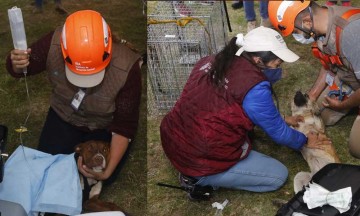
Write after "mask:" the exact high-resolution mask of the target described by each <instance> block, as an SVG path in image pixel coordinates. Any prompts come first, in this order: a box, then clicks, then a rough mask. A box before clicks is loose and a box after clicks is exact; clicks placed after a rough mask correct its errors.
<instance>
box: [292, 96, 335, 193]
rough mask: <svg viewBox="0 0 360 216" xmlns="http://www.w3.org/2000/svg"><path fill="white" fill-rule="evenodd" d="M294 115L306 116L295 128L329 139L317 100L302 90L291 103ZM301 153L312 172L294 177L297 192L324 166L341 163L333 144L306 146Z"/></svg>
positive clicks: (304, 132) (300, 173) (301, 173)
mask: <svg viewBox="0 0 360 216" xmlns="http://www.w3.org/2000/svg"><path fill="white" fill-rule="evenodd" d="M291 112H292V116H296V115H300V116H303V117H304V121H303V122H299V126H298V127H296V128H294V129H296V130H298V131H300V132H302V133H303V134H308V133H309V132H313V133H316V134H318V135H319V138H320V139H327V137H326V134H325V125H324V123H323V121H322V119H321V118H320V117H319V114H320V113H319V109H318V107H317V105H316V103H315V102H312V101H310V100H309V97H308V95H307V94H303V93H301V92H300V91H298V92H296V95H295V97H294V100H293V102H292V104H291ZM301 154H302V155H303V157H304V159H305V160H306V162H307V163H308V165H309V167H310V172H299V173H297V174H296V176H295V178H294V191H295V193H297V192H298V191H300V190H302V188H303V186H304V185H307V184H308V183H309V181H310V179H311V177H312V176H313V175H314V174H315V173H316V172H317V171H319V170H320V169H321V168H322V167H324V166H325V165H327V164H329V163H340V160H339V157H338V156H337V154H336V151H335V148H334V146H333V145H332V144H330V145H324V146H323V149H313V148H307V147H306V146H304V147H303V148H302V149H301Z"/></svg>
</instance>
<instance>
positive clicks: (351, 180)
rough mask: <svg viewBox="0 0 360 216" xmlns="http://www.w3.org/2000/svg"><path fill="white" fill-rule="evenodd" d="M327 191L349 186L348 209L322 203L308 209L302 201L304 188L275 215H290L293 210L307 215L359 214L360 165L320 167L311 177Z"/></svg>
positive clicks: (356, 215)
mask: <svg viewBox="0 0 360 216" xmlns="http://www.w3.org/2000/svg"><path fill="white" fill-rule="evenodd" d="M311 181H312V182H315V183H317V184H319V185H321V186H322V187H324V188H326V189H327V190H329V191H336V190H339V189H342V188H346V187H351V192H352V201H351V207H350V209H349V210H348V211H346V212H344V213H342V214H340V212H339V211H338V210H337V209H336V208H334V207H332V206H330V205H324V206H322V207H317V208H314V209H308V208H307V205H306V203H304V200H303V195H304V192H305V188H304V189H303V190H301V191H299V192H298V193H297V194H296V195H295V196H294V197H293V198H292V199H291V200H290V201H289V202H287V203H286V204H285V205H283V206H282V207H281V208H280V209H279V210H278V212H277V214H276V216H291V215H292V214H293V213H294V212H299V213H303V214H305V215H309V216H337V215H344V216H358V215H360V166H356V165H350V164H337V163H332V164H328V165H326V166H325V167H323V168H322V169H320V170H319V171H318V172H317V173H315V175H314V176H313V177H312V179H311Z"/></svg>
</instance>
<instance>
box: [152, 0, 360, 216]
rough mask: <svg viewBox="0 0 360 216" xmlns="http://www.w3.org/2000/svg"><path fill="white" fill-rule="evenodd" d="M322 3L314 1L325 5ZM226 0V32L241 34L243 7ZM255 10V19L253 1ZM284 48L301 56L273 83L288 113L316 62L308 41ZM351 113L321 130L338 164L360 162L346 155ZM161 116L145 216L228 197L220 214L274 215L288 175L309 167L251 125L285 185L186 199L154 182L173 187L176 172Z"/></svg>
mask: <svg viewBox="0 0 360 216" xmlns="http://www.w3.org/2000/svg"><path fill="white" fill-rule="evenodd" d="M324 2H325V1H318V3H320V4H321V3H324ZM351 2H352V4H353V5H356V6H360V1H359V0H356V1H354V0H353V1H351ZM231 3H232V2H231V1H229V2H227V6H228V10H229V15H230V20H231V25H232V29H233V32H231V33H229V36H235V35H236V34H237V33H239V32H241V33H245V32H246V21H245V19H244V10H243V9H240V10H236V11H235V10H233V9H232V8H231ZM255 10H256V13H257V15H258V16H257V17H258V23H259V10H258V2H256V3H255ZM285 40H286V42H287V45H288V47H289V48H290V49H291V50H293V51H294V52H295V53H297V54H298V55H299V56H300V60H298V61H297V62H295V63H293V64H286V63H284V64H283V65H282V67H283V71H284V72H283V75H284V76H283V79H281V80H280V81H279V82H278V83H276V84H275V85H274V89H275V92H276V94H277V96H278V99H279V104H280V111H281V112H282V113H285V114H287V115H290V114H291V111H290V103H291V101H292V99H293V96H294V94H295V92H296V91H297V90H302V91H303V92H306V91H308V90H309V89H310V88H311V86H312V84H313V82H314V81H315V79H316V77H317V74H318V71H319V69H320V63H319V62H318V61H317V60H316V59H315V58H314V57H313V56H312V54H311V49H310V45H300V44H299V43H297V42H296V41H295V40H294V39H293V38H292V37H287V38H285ZM355 117H356V116H355V114H351V115H349V116H346V117H345V118H343V119H342V120H340V121H339V122H338V123H337V124H336V125H335V126H332V127H327V128H326V133H327V135H328V136H329V137H330V138H331V140H332V142H333V144H334V146H335V148H336V150H337V153H338V155H339V157H340V160H341V161H342V162H343V163H349V164H357V165H360V161H359V160H357V159H354V158H353V157H351V156H350V155H349V153H348V148H347V142H348V137H349V133H350V129H351V127H352V123H353V120H354V119H355ZM161 119H162V116H158V117H148V134H147V141H148V163H147V166H148V183H147V184H148V186H147V190H148V215H156V216H161V215H163V216H167V215H179V216H180V215H192V216H197V215H199V216H200V215H214V214H215V209H214V208H212V207H211V204H212V203H213V202H220V203H222V202H223V201H224V200H225V199H228V200H229V203H228V205H227V206H226V208H225V209H224V211H223V215H226V216H228V215H234V216H235V215H236V216H242V215H244V216H253V215H256V216H257V215H260V216H273V215H275V214H276V211H277V210H278V207H277V206H274V205H273V204H272V200H274V199H275V198H279V199H283V200H289V199H290V198H291V197H292V196H293V195H294V192H293V178H294V176H295V175H296V173H297V172H299V171H308V170H309V168H308V165H307V163H306V161H305V160H304V159H303V158H302V156H301V154H300V153H299V152H295V151H293V150H291V149H289V148H286V147H283V146H280V145H277V144H275V143H274V142H273V141H271V140H270V139H269V138H268V137H267V136H266V135H265V134H264V133H263V132H262V131H261V130H260V129H259V128H255V134H256V136H255V140H256V141H255V144H254V149H256V150H257V151H259V152H262V153H264V154H266V155H269V156H271V157H274V158H276V159H278V160H279V161H281V162H282V163H284V164H285V166H286V167H287V168H288V170H289V178H288V180H287V182H286V184H285V185H284V186H283V187H282V188H281V189H280V190H277V191H274V192H268V193H253V192H247V191H236V190H228V189H220V190H218V191H216V193H215V196H214V197H213V198H212V199H211V200H210V201H203V202H191V201H189V200H188V199H187V197H186V194H185V192H182V191H179V190H175V189H169V188H164V187H159V186H157V185H156V184H157V183H158V182H164V183H169V184H173V185H178V184H179V183H178V179H177V175H178V173H177V171H176V170H175V169H174V168H173V167H172V166H171V164H170V162H169V160H168V159H167V158H166V156H165V154H164V153H163V150H162V147H161V142H160V134H159V125H160V122H161Z"/></svg>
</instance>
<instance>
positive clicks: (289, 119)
mask: <svg viewBox="0 0 360 216" xmlns="http://www.w3.org/2000/svg"><path fill="white" fill-rule="evenodd" d="M285 122H286V124H288V125H290V126H292V127H299V122H304V117H303V116H301V115H295V116H285Z"/></svg>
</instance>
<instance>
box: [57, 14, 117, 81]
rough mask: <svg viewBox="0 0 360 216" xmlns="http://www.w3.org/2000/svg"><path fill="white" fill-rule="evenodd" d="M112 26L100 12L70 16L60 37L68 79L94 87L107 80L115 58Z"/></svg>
mask: <svg viewBox="0 0 360 216" xmlns="http://www.w3.org/2000/svg"><path fill="white" fill-rule="evenodd" d="M111 48H112V37H111V31H110V27H109V26H108V25H107V24H106V22H105V20H104V18H103V17H102V16H101V15H100V13H98V12H96V11H93V10H81V11H77V12H75V13H73V14H71V15H70V16H68V17H67V19H66V21H65V24H64V27H63V29H62V35H61V50H62V54H63V57H64V60H65V71H66V77H67V78H68V80H69V81H70V82H71V83H72V84H74V85H76V86H80V87H92V86H95V85H97V84H99V83H100V82H101V81H102V79H103V78H104V74H105V67H106V66H107V65H108V64H109V62H110V60H111V56H112V49H111Z"/></svg>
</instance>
